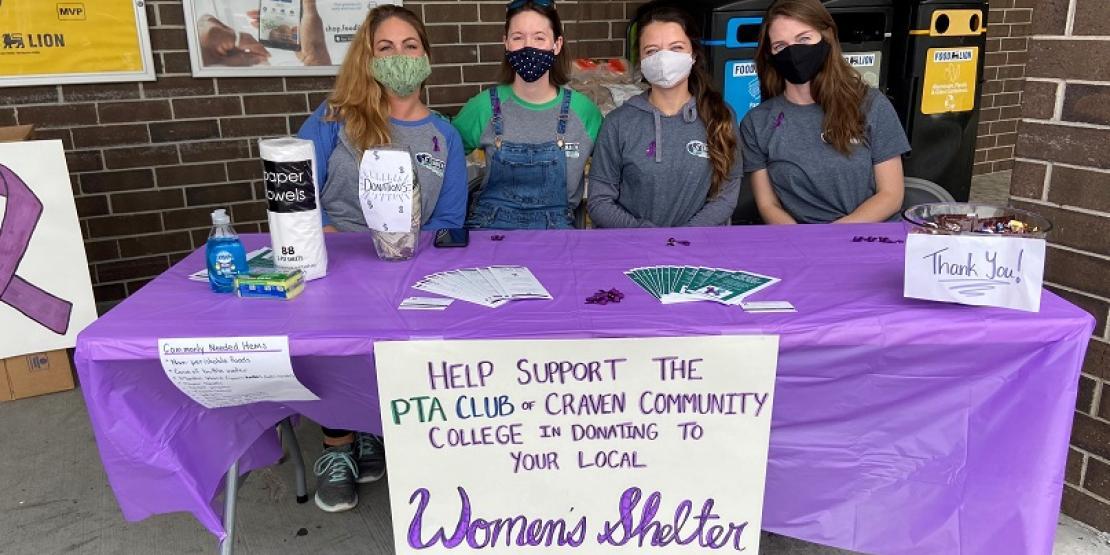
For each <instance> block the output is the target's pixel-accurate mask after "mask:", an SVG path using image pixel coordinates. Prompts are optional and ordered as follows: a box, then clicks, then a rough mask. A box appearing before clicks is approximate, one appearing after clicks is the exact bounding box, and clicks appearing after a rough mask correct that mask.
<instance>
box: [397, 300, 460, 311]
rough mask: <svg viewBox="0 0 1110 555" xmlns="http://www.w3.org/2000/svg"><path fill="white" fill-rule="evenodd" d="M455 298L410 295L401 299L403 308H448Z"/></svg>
mask: <svg viewBox="0 0 1110 555" xmlns="http://www.w3.org/2000/svg"><path fill="white" fill-rule="evenodd" d="M454 302H455V299H444V298H442V297H408V298H406V299H405V300H403V301H401V306H400V307H399V308H400V309H401V310H446V309H447V307H449V306H451V303H454Z"/></svg>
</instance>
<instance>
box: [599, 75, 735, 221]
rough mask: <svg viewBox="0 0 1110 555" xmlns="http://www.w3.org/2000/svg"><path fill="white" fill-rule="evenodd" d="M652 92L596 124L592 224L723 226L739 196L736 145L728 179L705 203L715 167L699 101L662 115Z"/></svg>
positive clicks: (638, 97)
mask: <svg viewBox="0 0 1110 555" xmlns="http://www.w3.org/2000/svg"><path fill="white" fill-rule="evenodd" d="M649 94H650V93H647V92H645V93H643V94H641V95H639V96H634V97H632V98H630V99H628V102H625V103H624V105H622V106H621V107H619V108H617V109H616V110H613V111H612V112H610V113H609V115H608V116H607V117H606V118H605V123H604V124H602V126H601V134H600V135H598V139H597V147H596V148H594V157H593V161H592V162H591V163H590V198H589V209H590V219H591V220H592V221H593V223H594V225H595V226H597V227H679V226H714V225H727V224H728V223H729V220H730V218H731V217H732V212H733V210H734V209H735V208H736V199H737V196H738V195H739V194H740V177H741V175H740V149H739V146H738V147H737V149H736V152H735V157H734V158H733V160H734V161H733V164H732V170H731V171H730V172H729V176H728V179H727V180H726V181H725V182H724V183H722V184H721V187H720V191H719V192H718V194H717V195H716V196H714V197H713V198H707V197H708V193H709V186H710V184H711V183H712V181H713V166H712V164H711V163H710V159H709V156H710V152H709V146H708V145H707V144H706V143H707V139H706V131H705V123H704V122H703V121H702V120H701V118H700V117H698V110H697V99H695V98H691V99H690V100H689V101H687V102H686V104H685V105H684V106H683V107H682V110H681V111H680V113H679V114H676V115H673V116H665V115H663V113H662V112H660V111H659V109H658V108H656V107H655V106H653V105H652V104H651V102H650V101H649V100H648V98H649ZM737 142H739V141H737Z"/></svg>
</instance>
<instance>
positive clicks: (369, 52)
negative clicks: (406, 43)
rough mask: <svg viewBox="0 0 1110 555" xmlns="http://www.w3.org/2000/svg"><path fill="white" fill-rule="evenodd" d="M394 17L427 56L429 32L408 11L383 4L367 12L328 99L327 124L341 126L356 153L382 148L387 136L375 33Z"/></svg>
mask: <svg viewBox="0 0 1110 555" xmlns="http://www.w3.org/2000/svg"><path fill="white" fill-rule="evenodd" d="M391 17H396V18H398V19H400V20H402V21H404V22H405V23H408V24H409V25H412V27H413V28H414V29H416V34H417V35H418V36H419V37H420V43H421V44H423V45H424V52H426V53H427V54H428V55H429V56H430V55H431V52H432V47H431V45H430V44H428V32H427V30H425V29H424V24H423V23H422V22H421V21H420V18H418V17H416V14H414V13H412V11H410V10H409V9H408V8H403V7H400V6H394V5H392V4H384V5H381V6H378V7H376V8H374V9H373V10H370V13H368V14H366V20H364V21H363V22H362V25H360V26H359V28H358V32H357V33H355V37H354V39H353V40H352V41H351V47H350V48H349V49H348V50H347V57H346V59H344V60H343V65H342V66H341V67H340V68H339V75H338V76H336V78H335V90H334V91H333V92H332V93H331V96H329V97H328V113H327V116H326V117H325V119H327V120H328V121H339V122H342V123H343V125H344V128H345V130H346V133H347V138H348V139H350V140H351V143H352V144H353V145H354V146H355V147H356V148H358V149H359V150H366V149H368V148H371V147H374V146H378V145H384V144H387V143H389V142H390V141H391V140H392V138H391V137H390V134H389V99H388V98H387V97H386V92H385V88H384V87H382V86H381V84H380V83H378V81H377V79H375V78H374V70H373V69H372V67H371V62H372V61H373V59H374V47H373V41H374V33H375V32H376V31H377V30H378V27H379V26H380V25H381V24H382V23H383V22H384V21H385V20H387V19H389V18H391Z"/></svg>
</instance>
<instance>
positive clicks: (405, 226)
mask: <svg viewBox="0 0 1110 555" xmlns="http://www.w3.org/2000/svg"><path fill="white" fill-rule="evenodd" d="M413 176H414V173H413V164H412V154H410V153H409V152H408V150H399V149H391V148H373V149H370V150H367V151H366V152H365V153H363V155H362V162H361V163H360V164H359V170H358V199H359V204H360V205H361V206H362V215H363V217H365V218H366V225H367V227H369V228H370V229H373V230H375V231H384V232H390V233H407V232H410V231H412V223H413V222H412V208H413V204H412V196H413V186H414V183H415V180H414V177H413Z"/></svg>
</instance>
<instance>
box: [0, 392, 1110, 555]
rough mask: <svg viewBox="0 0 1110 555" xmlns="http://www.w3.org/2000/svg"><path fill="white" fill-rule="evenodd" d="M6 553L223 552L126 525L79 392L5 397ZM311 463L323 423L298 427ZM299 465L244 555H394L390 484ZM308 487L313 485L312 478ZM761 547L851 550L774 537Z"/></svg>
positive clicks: (2, 503)
mask: <svg viewBox="0 0 1110 555" xmlns="http://www.w3.org/2000/svg"><path fill="white" fill-rule="evenodd" d="M0 422H2V423H3V425H2V426H0V445H2V446H4V448H3V449H0V484H3V485H4V490H5V492H6V495H4V496H0V554H3V555H8V554H11V555H23V554H43V553H80V554H86V553H87V554H105V555H107V554H113V555H114V554H119V553H128V554H130V553H142V554H163V553H165V554H171V553H172V554H177V553H200V554H213V553H216V547H217V546H216V542H215V539H214V538H213V537H212V536H211V535H209V534H208V533H207V532H206V531H205V530H204V529H203V528H201V526H200V525H199V524H197V523H196V521H195V520H194V519H193V517H192V516H191V515H188V514H183V513H182V514H172V515H161V516H156V517H153V518H149V519H147V520H144V521H142V522H126V521H124V519H123V517H122V516H121V515H120V512H119V508H118V506H117V505H116V501H115V497H114V496H113V494H112V492H111V490H110V489H109V487H108V484H107V480H106V478H105V476H104V471H103V470H102V468H101V466H100V462H99V461H100V459H99V456H98V454H97V451H96V445H95V442H94V440H93V437H92V433H91V430H90V428H89V421H88V416H87V414H86V412H85V404H84V399H83V398H82V397H81V394H80V393H79V392H78V391H68V392H64V393H56V394H53V395H47V396H43V397H37V398H31V399H22V400H19V401H13V402H7V403H0ZM297 435H298V437H299V439H300V443H301V446H302V447H303V448H304V452H305V460H306V461H308V463H309V464H310V465H311V462H312V461H313V460H314V458H315V456H316V455H317V454H318V446H319V445H320V440H321V439H320V432H319V428H318V427H316V426H315V425H313V424H312V423H310V422H303V423H302V424H301V426H300V427H299V429H298V430H297ZM292 476H293V470H292V467H291V466H290V465H289V464H288V463H285V464H280V465H277V466H274V467H270V468H267V469H263V470H260V471H257V472H254V473H252V474H251V475H250V476H249V478H248V479H247V480H246V482H245V483H244V484H243V487H242V489H241V490H240V504H239V507H240V508H239V513H238V515H239V526H238V536H239V541H238V542H237V544H236V553H238V554H240V555H259V554H267V555H271V554H283V553H313V554H317V555H329V554H332V553H335V554H346V553H369V554H387V553H391V552H392V547H391V546H392V542H393V537H392V531H391V528H390V520H389V502H388V497H387V496H388V490H387V488H388V485H387V484H386V483H385V482H380V483H376V484H369V485H365V486H363V487H362V489H361V496H362V498H361V500H360V503H359V507H358V509H357V510H354V511H350V512H347V513H340V514H326V513H324V512H322V511H320V510H318V509H317V508H316V507H315V505H313V504H312V503H311V502H309V503H306V504H303V505H298V504H297V503H296V502H295V501H294V492H293V490H292V487H293V481H292ZM309 482H310V483H309V490H310V491H312V489H313V487H314V485H313V484H312V480H311V478H310V479H309ZM1054 551H1055V553H1056V555H1110V542H1108V541H1107V535H1106V534H1101V533H1098V532H1095V531H1093V530H1091V529H1088V528H1086V527H1084V526H1082V525H1081V524H1078V523H1076V522H1075V521H1073V520H1071V519H1068V518H1066V517H1062V520H1061V524H1060V526H1059V527H1058V528H1057V534H1056V548H1055V550H1054ZM762 552H763V553H770V554H786V555H845V554H848V553H850V552H848V551H842V550H839V549H833V548H829V547H824V546H819V545H815V544H810V543H806V542H802V541H799V540H794V539H791V538H786V537H782V536H773V535H767V534H765V535H764V537H763V540H762Z"/></svg>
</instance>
